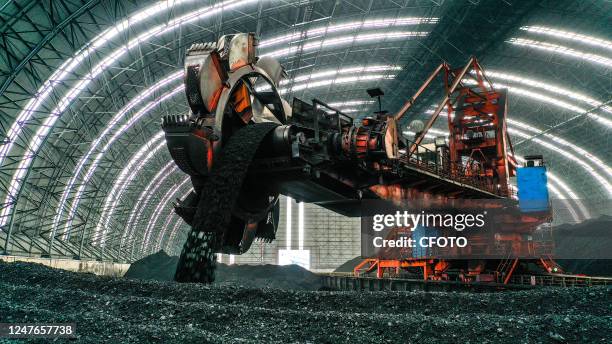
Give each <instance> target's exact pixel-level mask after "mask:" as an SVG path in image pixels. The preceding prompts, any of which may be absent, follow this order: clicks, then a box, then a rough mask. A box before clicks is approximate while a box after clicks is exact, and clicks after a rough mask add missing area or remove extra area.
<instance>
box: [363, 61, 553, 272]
mask: <svg viewBox="0 0 612 344" xmlns="http://www.w3.org/2000/svg"><path fill="white" fill-rule="evenodd" d="M442 72H444V85H445V96H444V98H443V100H442V102H441V103H440V104H439V105H438V106H437V108H436V110H435V111H434V113H433V115H432V116H431V118H430V119H429V120H428V121H427V123H426V124H425V126H424V129H423V131H421V132H420V133H419V134H418V136H417V137H416V138H415V140H414V142H413V144H412V145H411V146H410V148H409V151H408V154H409V155H411V154H414V153H415V152H416V151H417V147H418V145H419V144H420V143H421V142H422V140H423V139H424V138H425V135H426V134H427V132H428V130H429V129H431V127H432V126H433V124H434V122H435V121H436V119H437V118H438V117H439V114H440V113H441V112H442V110H443V109H444V108H446V110H447V119H448V128H449V133H450V137H449V151H450V159H451V161H452V162H454V164H453V165H455V166H461V165H464V166H465V165H466V164H473V166H474V167H475V168H474V169H473V172H472V173H474V176H477V177H480V178H483V179H484V180H488V181H489V182H490V183H492V185H497V187H498V188H499V191H500V193H501V194H502V195H505V196H506V197H509V196H510V192H509V187H508V178H509V177H511V176H514V175H515V170H516V162H515V160H514V158H513V157H514V151H513V148H512V144H511V142H510V138H509V136H508V134H507V128H506V118H505V115H506V112H507V107H506V101H505V93H503V92H499V91H496V90H495V89H494V87H493V84H492V83H491V82H490V80H489V79H488V78H487V77H486V75H485V73H484V71H483V69H482V67H481V66H480V64H479V62H478V60H477V59H476V58H475V57H472V58H470V60H469V62H468V63H467V64H466V65H465V66H464V67H463V68H461V69H457V70H453V69H451V68H450V66H449V65H448V64H447V63H442V64H440V65H439V66H438V67H437V68H436V69H435V70H434V72H433V73H432V74H431V75H430V76H429V77H428V78H427V79H426V81H425V82H424V83H423V85H422V86H421V87H420V88H419V89H418V90H417V91H416V93H415V94H414V95H413V96H412V97H411V98H410V99H409V100H408V101H407V102H406V103H405V104H404V106H402V108H401V109H400V110H399V111H398V113H397V114H396V115H395V116H394V119H395V120H396V121H398V120H400V119H401V118H402V117H403V116H404V115H405V114H406V113H407V111H408V110H409V109H410V108H411V106H412V105H413V104H414V103H415V101H416V100H417V98H418V97H419V96H420V95H421V94H422V93H423V92H424V91H425V89H427V88H428V87H429V85H431V83H432V82H433V81H434V79H435V78H436V77H437V76H439V75H440V74H441V73H442ZM467 79H471V80H472V81H473V85H470V86H468V84H467V83H466V80H467ZM453 115H454V117H453ZM468 131H471V133H468ZM491 133H493V135H491ZM474 135H475V136H477V137H479V139H477V140H474V139H473V138H474ZM508 150H509V151H510V152H508ZM509 153H510V154H509ZM518 237H520V236H518ZM509 238H510V239H509V241H513V240H520V239H516V238H517V236H510V237H509ZM513 244H514V242H513ZM517 244H520V243H517ZM513 247H522V246H521V245H513ZM536 259H537V258H536ZM540 261H541V264H540V265H542V266H544V267H545V268H547V270H548V271H550V268H549V266H552V265H553V264H554V262H553V261H552V260H550V262H547V261H544V260H542V259H540ZM518 265H519V259H512V260H509V259H506V260H501V262H500V264H499V266H498V268H497V270H503V271H493V273H494V274H495V275H496V276H501V278H502V279H501V282H503V283H504V284H507V283H508V281H509V280H510V278H511V276H512V274H513V273H514V271H515V270H516V268H517V266H518ZM450 266H451V263H450V262H449V261H447V260H444V259H435V258H433V259H432V258H401V259H376V258H368V259H365V260H364V261H362V262H361V263H360V264H359V265H357V266H356V267H355V269H354V271H353V273H354V275H355V276H359V275H360V274H362V273H370V272H372V271H374V270H376V276H377V277H378V278H382V277H383V276H384V275H385V272H387V274H389V275H398V274H399V272H400V270H401V269H405V268H410V267H418V268H422V271H423V278H424V279H425V280H428V279H443V276H444V272H445V271H446V270H447V269H448V268H449V267H450ZM479 273H480V272H479V271H472V272H468V275H471V276H473V275H478V274H479Z"/></svg>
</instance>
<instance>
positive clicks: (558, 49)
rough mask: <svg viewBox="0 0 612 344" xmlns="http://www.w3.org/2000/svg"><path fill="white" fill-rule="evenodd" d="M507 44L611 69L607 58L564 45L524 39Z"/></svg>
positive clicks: (514, 39)
mask: <svg viewBox="0 0 612 344" xmlns="http://www.w3.org/2000/svg"><path fill="white" fill-rule="evenodd" d="M507 42H508V43H512V44H515V45H521V46H527V47H530V48H535V49H539V50H545V51H550V52H553V53H557V54H561V55H566V56H571V57H576V58H578V59H581V60H585V61H589V62H593V63H596V64H600V65H604V66H606V67H612V59H610V58H607V57H604V56H601V55H596V54H591V53H585V52H583V51H579V50H575V49H572V48H569V47H566V46H564V45H559V44H553V43H548V42H542V41H536V40H533V39H525V38H510V39H509V40H508V41H507Z"/></svg>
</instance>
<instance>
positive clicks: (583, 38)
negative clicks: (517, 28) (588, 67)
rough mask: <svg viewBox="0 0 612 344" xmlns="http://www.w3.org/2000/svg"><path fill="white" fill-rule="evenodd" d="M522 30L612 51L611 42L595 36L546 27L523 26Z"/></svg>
mask: <svg viewBox="0 0 612 344" xmlns="http://www.w3.org/2000/svg"><path fill="white" fill-rule="evenodd" d="M521 30H523V31H528V32H533V33H536V34H542V35H547V36H552V37H555V38H560V39H563V40H567V41H575V42H579V43H584V44H588V45H592V46H596V47H602V48H605V49H608V50H612V42H611V41H608V40H605V39H601V38H597V37H593V36H587V35H583V34H580V33H577V32H572V31H565V30H558V29H553V28H549V27H545V26H523V27H521Z"/></svg>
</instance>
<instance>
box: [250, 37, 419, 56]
mask: <svg viewBox="0 0 612 344" xmlns="http://www.w3.org/2000/svg"><path fill="white" fill-rule="evenodd" d="M428 34H429V32H421V31H398V32H384V33H365V34H357V35H346V36H339V37H335V38H327V39H324V40H317V41H312V42H309V43H304V45H303V46H302V48H301V50H302V51H311V50H317V49H323V48H329V47H333V46H338V45H343V44H350V43H355V42H371V41H381V40H397V39H402V38H409V37H425V36H427V35H428ZM298 49H299V47H297V46H292V47H288V48H283V49H278V50H274V51H271V52H268V53H265V54H262V55H261V56H262V57H263V56H271V57H283V56H287V55H291V54H294V53H296V52H297V51H298Z"/></svg>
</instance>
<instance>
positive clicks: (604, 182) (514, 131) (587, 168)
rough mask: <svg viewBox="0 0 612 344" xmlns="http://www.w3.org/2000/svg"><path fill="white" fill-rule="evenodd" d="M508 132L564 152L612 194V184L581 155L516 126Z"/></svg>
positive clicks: (565, 155)
mask: <svg viewBox="0 0 612 344" xmlns="http://www.w3.org/2000/svg"><path fill="white" fill-rule="evenodd" d="M508 132H509V133H510V134H513V135H516V136H520V137H522V138H531V140H532V141H534V142H537V143H539V144H540V145H541V146H543V147H545V148H548V149H550V150H552V151H555V152H557V153H559V154H562V155H563V156H564V157H566V158H568V159H570V160H573V161H575V162H576V163H577V164H578V165H580V166H581V167H582V168H583V169H584V170H585V171H587V173H589V174H590V175H591V176H593V177H594V178H595V179H596V180H597V181H599V183H600V184H601V185H602V186H603V187H604V189H605V190H606V192H607V193H608V195H610V196H612V185H610V183H609V181H608V180H607V179H606V178H604V177H602V176H601V175H600V174H599V173H597V171H595V169H593V167H592V166H591V165H589V164H587V163H586V162H584V160H582V159H580V158H579V157H577V156H575V155H574V154H571V153H569V152H568V151H567V150H564V149H562V148H559V147H557V146H555V145H553V144H551V143H549V142H546V141H543V140H540V139H538V138H532V137H531V135H529V134H527V133H525V132H522V131H520V130H518V129H516V128H508Z"/></svg>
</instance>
